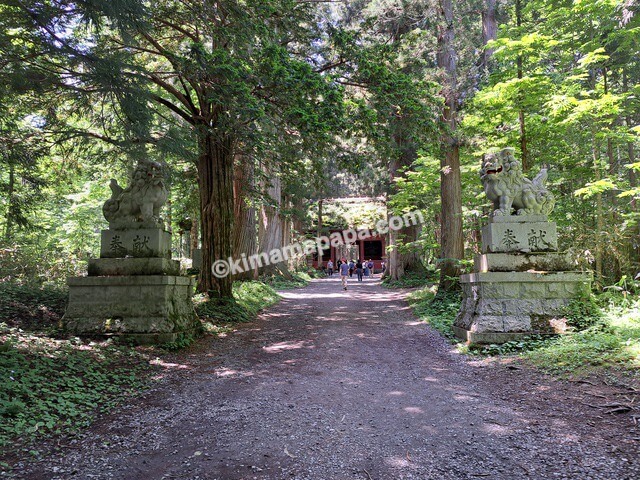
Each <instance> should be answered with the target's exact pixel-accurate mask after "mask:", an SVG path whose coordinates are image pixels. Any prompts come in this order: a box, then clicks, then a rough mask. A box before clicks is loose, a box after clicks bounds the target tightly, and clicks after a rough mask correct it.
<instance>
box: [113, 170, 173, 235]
mask: <svg viewBox="0 0 640 480" xmlns="http://www.w3.org/2000/svg"><path fill="white" fill-rule="evenodd" d="M109 187H110V188H111V198H110V199H109V200H107V201H106V202H105V204H104V205H103V207H102V213H103V214H104V218H106V219H107V221H108V222H109V228H111V229H114V230H124V229H135V228H164V222H163V221H162V219H161V218H160V209H161V208H162V206H163V205H164V204H165V203H166V201H167V197H168V192H167V189H166V187H165V185H164V176H163V175H162V165H160V164H159V163H158V162H153V161H151V160H143V161H140V163H138V166H137V167H136V169H135V171H134V172H133V177H132V179H131V184H130V185H129V186H128V187H127V188H124V189H123V188H122V187H121V186H120V185H118V181H117V180H115V179H111V183H110V185H109Z"/></svg>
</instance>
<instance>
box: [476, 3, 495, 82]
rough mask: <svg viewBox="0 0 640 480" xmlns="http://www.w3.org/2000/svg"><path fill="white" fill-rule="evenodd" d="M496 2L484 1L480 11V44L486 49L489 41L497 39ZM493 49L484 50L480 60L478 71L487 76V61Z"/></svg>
mask: <svg viewBox="0 0 640 480" xmlns="http://www.w3.org/2000/svg"><path fill="white" fill-rule="evenodd" d="M496 4H497V1H496V0H484V5H483V7H484V8H483V10H482V13H481V15H482V44H483V45H484V46H485V47H486V46H487V44H488V43H489V42H490V41H491V40H495V39H496V38H498V21H497V20H496ZM493 52H494V49H493V48H485V49H484V50H483V52H482V56H481V58H480V70H481V71H484V73H485V75H488V70H489V59H490V58H491V56H492V55H493Z"/></svg>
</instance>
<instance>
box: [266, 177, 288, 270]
mask: <svg viewBox="0 0 640 480" xmlns="http://www.w3.org/2000/svg"><path fill="white" fill-rule="evenodd" d="M272 173H273V172H272ZM268 177H269V178H270V182H271V183H270V184H269V186H268V187H267V188H266V193H267V195H269V197H271V199H272V200H273V203H272V204H270V205H268V204H263V206H262V208H261V209H260V218H259V224H258V250H259V251H260V252H261V253H266V254H267V255H269V254H270V252H272V251H274V250H278V249H282V246H283V244H284V236H283V235H284V232H283V230H282V221H281V219H280V209H281V205H282V181H281V179H280V176H279V175H274V174H270V175H268ZM276 272H279V273H281V274H282V275H284V276H285V277H290V276H291V274H290V273H289V270H288V268H287V264H286V262H284V261H282V262H279V263H276V264H269V265H265V266H263V267H262V268H260V273H261V274H268V275H272V274H275V273H276Z"/></svg>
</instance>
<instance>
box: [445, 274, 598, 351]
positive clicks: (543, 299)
mask: <svg viewBox="0 0 640 480" xmlns="http://www.w3.org/2000/svg"><path fill="white" fill-rule="evenodd" d="M591 281H592V276H591V274H587V273H580V272H544V273H542V272H480V273H471V274H468V275H462V276H461V277H460V282H461V285H462V292H463V301H462V306H461V307H460V312H459V313H458V316H457V317H456V320H455V324H454V325H455V327H456V332H457V334H458V335H459V336H460V337H461V338H462V339H464V340H467V341H469V340H470V339H474V340H472V342H475V343H485V341H489V342H490V343H497V342H498V340H500V338H502V339H503V340H502V341H507V340H506V339H511V336H509V335H502V334H522V335H532V334H550V333H559V332H561V331H563V330H564V329H565V328H566V324H565V322H564V320H563V318H562V317H563V309H564V307H565V306H566V305H568V304H569V302H571V301H572V300H574V299H579V298H582V297H584V296H586V295H587V294H588V292H589V289H590V284H591ZM480 334H482V335H480ZM495 334H501V335H495ZM489 339H490V340H489Z"/></svg>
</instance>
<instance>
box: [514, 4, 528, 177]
mask: <svg viewBox="0 0 640 480" xmlns="http://www.w3.org/2000/svg"><path fill="white" fill-rule="evenodd" d="M516 26H517V27H518V33H520V27H521V26H522V0H516ZM517 68H518V79H520V80H522V77H523V76H524V73H523V66H522V56H521V55H518V60H517ZM523 98H524V92H520V93H519V94H518V103H520V104H522V101H523ZM518 124H519V125H520V153H521V155H522V170H523V171H524V172H526V171H527V170H529V167H530V165H529V149H528V145H527V126H526V120H525V115H524V108H523V107H522V105H519V107H518Z"/></svg>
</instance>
